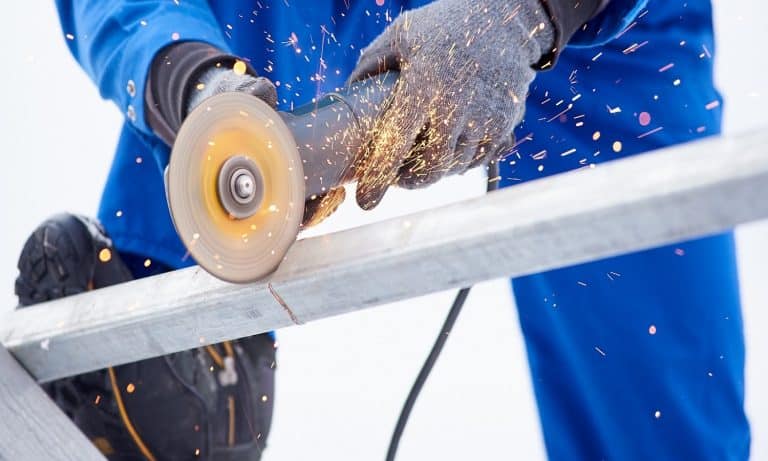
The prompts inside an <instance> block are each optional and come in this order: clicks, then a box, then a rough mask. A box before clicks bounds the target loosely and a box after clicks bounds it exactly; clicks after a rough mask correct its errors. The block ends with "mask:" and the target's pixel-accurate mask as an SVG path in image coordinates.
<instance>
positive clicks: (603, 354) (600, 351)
mask: <svg viewBox="0 0 768 461" xmlns="http://www.w3.org/2000/svg"><path fill="white" fill-rule="evenodd" d="M595 350H596V351H597V352H598V353H599V354H600V355H602V356H603V357H605V355H606V354H605V352H603V350H602V349H600V348H599V347H597V346H595Z"/></svg>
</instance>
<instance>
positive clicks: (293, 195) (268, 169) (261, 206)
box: [166, 92, 304, 283]
mask: <svg viewBox="0 0 768 461" xmlns="http://www.w3.org/2000/svg"><path fill="white" fill-rule="evenodd" d="M166 181H167V186H166V187H167V194H168V203H169V206H170V210H171V216H172V217H173V222H174V225H175V226H176V231H177V232H178V234H179V236H180V237H181V239H182V241H183V242H184V244H185V245H186V247H187V249H188V250H189V253H190V254H191V255H192V257H194V259H195V261H197V263H198V264H199V265H200V266H202V267H203V268H204V269H205V270H207V271H208V272H210V273H211V274H213V275H214V276H216V277H218V278H220V279H222V280H226V281H230V282H241V283H242V282H250V281H254V280H257V279H260V278H262V277H264V276H266V275H268V274H270V273H271V272H272V271H274V270H275V269H276V268H277V266H278V264H280V262H281V261H282V259H283V257H284V256H285V253H286V252H287V251H288V248H290V246H291V244H292V243H293V242H294V241H295V240H296V235H297V234H298V232H299V226H300V224H301V219H302V215H303V211H304V171H303V168H302V164H301V158H300V157H299V153H298V151H297V149H296V144H295V141H294V139H293V136H292V135H291V132H290V131H289V130H288V127H287V126H286V125H285V123H284V122H283V120H282V118H281V117H280V116H279V115H278V113H277V112H275V111H274V110H272V108H270V107H269V106H268V105H267V104H266V103H264V102H263V101H261V100H260V99H258V98H256V97H254V96H251V95H247V94H243V93H234V92H233V93H224V94H221V95H218V96H214V97H212V98H210V99H207V100H206V101H205V102H204V103H203V104H201V105H200V106H199V107H197V108H196V109H195V110H194V111H193V112H192V113H191V114H189V116H188V117H187V118H186V120H185V121H184V124H183V125H182V127H181V129H180V130H179V134H178V136H177V138H176V142H175V143H174V145H173V151H172V153H171V160H170V163H169V165H168V171H167V177H166Z"/></svg>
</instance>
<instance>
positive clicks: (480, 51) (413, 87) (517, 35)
mask: <svg viewBox="0 0 768 461" xmlns="http://www.w3.org/2000/svg"><path fill="white" fill-rule="evenodd" d="M553 45H554V30H553V26H552V23H551V22H550V19H549V16H548V14H547V11H546V10H545V9H544V7H543V6H542V4H541V2H540V0H475V1H467V0H436V1H435V2H433V3H431V4H429V5H427V6H424V7H422V8H418V9H415V10H412V11H408V12H405V13H403V14H401V15H400V16H399V17H398V18H397V19H396V20H395V21H394V22H393V23H392V24H391V25H390V26H389V27H388V28H387V29H386V30H385V31H384V32H383V33H382V34H381V35H380V36H379V37H378V38H376V40H374V41H373V43H371V45H370V46H369V47H368V48H366V49H365V50H364V51H363V54H362V56H361V58H360V61H359V62H358V65H357V68H356V69H355V70H354V71H353V73H352V75H351V77H350V80H352V81H354V80H360V79H363V78H366V77H368V76H372V75H375V74H378V73H381V72H383V71H386V70H393V69H397V70H399V71H400V79H399V80H398V83H397V85H396V87H395V89H394V90H393V93H392V96H391V99H390V103H389V105H388V107H387V109H386V110H385V112H384V114H383V115H382V116H381V117H379V118H378V119H377V120H375V121H368V126H369V130H368V133H369V134H368V140H369V142H368V143H367V144H366V145H365V147H364V149H363V152H362V153H361V155H360V157H359V159H358V160H357V161H356V165H355V177H356V179H357V180H358V184H357V202H358V204H359V205H360V207H362V208H364V209H371V208H373V207H375V206H376V205H377V204H378V203H379V201H380V200H381V198H382V196H383V195H384V193H385V192H386V190H387V188H388V187H389V186H390V185H391V184H395V183H396V184H398V185H400V186H403V187H408V188H414V187H421V186H425V185H428V184H431V183H434V182H435V181H437V180H438V179H440V178H441V177H443V176H445V175H448V174H455V173H463V172H464V171H466V170H467V169H469V168H471V167H474V166H478V165H480V164H482V163H483V162H485V161H487V160H488V159H490V158H495V157H496V156H498V155H501V154H503V153H505V152H506V150H508V149H509V148H511V146H512V145H513V144H514V139H513V136H514V135H513V130H514V128H515V126H516V125H517V124H518V123H519V122H520V121H521V119H522V117H523V112H524V109H525V99H526V96H527V92H528V86H529V84H530V83H531V81H532V80H533V77H534V70H533V69H532V68H531V66H533V65H534V64H537V63H538V62H539V60H540V59H541V58H542V56H543V55H544V54H545V53H548V52H550V51H551V50H552V48H553Z"/></svg>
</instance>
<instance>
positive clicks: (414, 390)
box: [386, 161, 500, 461]
mask: <svg viewBox="0 0 768 461" xmlns="http://www.w3.org/2000/svg"><path fill="white" fill-rule="evenodd" d="M499 180H500V178H499V165H498V163H496V162H495V161H493V162H491V163H490V164H489V165H488V187H487V189H486V191H487V192H491V191H494V190H496V189H498V188H499ZM471 288H472V287H471V286H470V287H467V288H462V289H461V290H459V292H458V293H457V294H456V298H455V299H454V300H453V305H452V306H451V309H450V310H449V311H448V316H447V317H446V318H445V322H443V328H441V329H440V334H439V335H438V337H437V339H436V340H435V344H434V345H433V346H432V350H431V351H429V355H428V356H427V360H425V361H424V365H422V366H421V370H420V371H419V374H418V376H416V380H415V381H414V382H413V385H412V386H411V390H410V392H408V398H406V399H405V403H404V404H403V409H402V410H400V417H399V418H397V425H395V430H394V432H392V438H391V439H390V441H389V449H388V450H387V459H386V460H387V461H394V460H395V455H396V454H397V447H398V446H399V445H400V438H401V437H402V436H403V431H404V430H405V425H406V424H407V423H408V417H409V416H410V415H411V410H413V405H414V403H416V399H417V398H418V397H419V394H420V393H421V389H422V388H423V387H424V383H425V382H426V381H427V378H428V377H429V374H430V373H431V372H432V368H433V367H434V366H435V362H437V358H438V357H439V356H440V352H442V351H443V346H445V342H446V341H447V340H448V335H449V334H450V332H451V330H452V329H453V325H454V324H455V323H456V319H457V318H458V317H459V313H460V312H461V308H462V307H464V301H466V300H467V296H468V295H469V290H470V289H471Z"/></svg>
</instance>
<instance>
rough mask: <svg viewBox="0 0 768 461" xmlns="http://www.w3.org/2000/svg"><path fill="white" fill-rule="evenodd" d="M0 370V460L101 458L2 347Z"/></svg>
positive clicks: (94, 460)
mask: <svg viewBox="0 0 768 461" xmlns="http://www.w3.org/2000/svg"><path fill="white" fill-rule="evenodd" d="M0 370H2V371H0V415H2V424H0V460H8V461H12V460H25V461H70V460H73V459H77V460H83V461H105V458H104V457H103V456H102V455H101V453H99V451H98V450H97V449H96V447H95V446H94V445H93V444H92V443H91V442H90V441H89V440H88V439H87V438H86V437H85V436H84V435H83V433H82V432H80V430H78V428H77V427H76V426H75V425H74V424H72V421H70V420H69V418H67V416H66V415H65V414H64V413H62V412H61V410H59V408H58V407H57V406H56V405H55V404H54V403H53V401H51V399H49V398H48V396H47V395H46V394H45V392H43V390H42V389H41V388H40V386H38V385H37V383H35V381H34V380H33V379H32V378H31V377H30V376H29V374H27V372H26V371H25V370H24V369H23V368H22V367H21V366H20V365H19V364H18V363H17V362H16V361H15V360H14V359H13V357H11V354H9V353H8V351H6V350H5V349H4V348H2V347H0Z"/></svg>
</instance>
